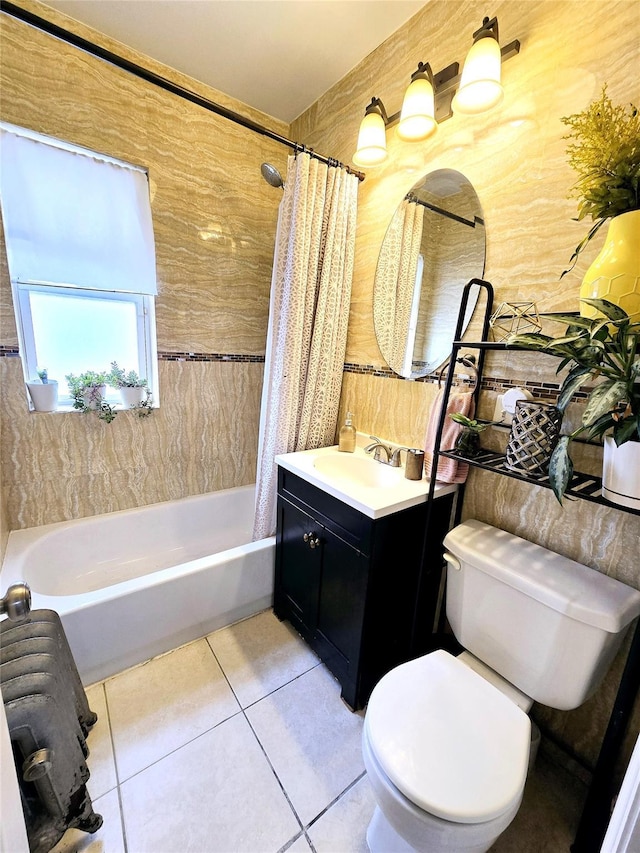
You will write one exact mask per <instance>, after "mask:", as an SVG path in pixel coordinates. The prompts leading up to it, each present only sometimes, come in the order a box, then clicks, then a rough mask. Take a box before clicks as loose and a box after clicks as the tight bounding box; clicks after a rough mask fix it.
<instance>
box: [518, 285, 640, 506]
mask: <svg viewBox="0 0 640 853" xmlns="http://www.w3.org/2000/svg"><path fill="white" fill-rule="evenodd" d="M584 301H586V302H588V303H589V305H590V306H591V307H592V308H593V309H594V310H595V311H596V312H597V313H598V314H599V317H598V318H595V319H590V318H587V317H577V316H574V315H571V314H551V315H544V314H543V315H541V316H542V317H543V318H547V319H549V320H556V321H559V322H562V323H566V324H567V328H566V331H565V332H564V334H562V335H560V336H559V337H556V338H553V337H550V336H548V335H542V334H524V335H513V336H511V337H510V338H509V339H508V341H507V343H509V344H512V345H518V346H520V347H522V348H524V349H531V350H537V351H539V352H545V353H549V354H550V355H554V356H556V357H558V358H560V359H561V361H560V365H559V366H558V372H560V371H561V370H563V369H564V368H566V367H569V372H568V374H567V376H566V377H565V379H564V381H563V383H562V386H561V388H560V394H559V397H558V403H557V407H558V409H560V411H562V412H564V410H565V409H566V407H567V405H568V403H569V401H570V400H571V398H572V397H573V395H574V393H575V392H576V391H577V390H578V389H579V388H580V387H581V386H582V385H583V384H584V383H585V382H587V380H589V379H591V380H595V379H597V380H599V381H598V383H597V384H596V385H595V386H594V387H593V388H592V389H591V390H590V392H589V400H588V403H587V406H586V408H585V410H584V413H583V415H582V422H581V424H580V426H579V427H578V428H577V429H575V430H574V431H573V432H571V433H570V434H569V435H563V436H561V438H560V441H559V442H558V445H557V447H556V449H555V450H554V452H553V454H552V456H551V461H550V463H549V480H550V484H551V487H552V488H553V491H554V493H555V495H556V497H557V499H558V501H560V503H562V497H563V496H564V494H565V492H566V490H567V487H568V485H569V483H570V481H571V477H572V475H573V462H572V460H571V456H570V455H569V446H570V443H571V441H572V440H573V439H574V438H577V437H578V436H579V435H581V434H582V433H586V434H587V436H588V437H590V438H597V437H600V438H602V437H603V436H605V434H609V435H608V436H606V438H605V442H609V447H610V450H611V452H612V453H614V452H615V448H620V447H621V446H622V445H626V444H627V443H632V444H633V445H637V447H633V448H628V450H632V451H633V456H634V458H635V456H636V455H637V457H638V463H637V464H639V465H640V354H639V352H638V347H639V345H640V323H634V322H632V321H631V319H630V317H629V315H628V314H627V312H626V311H625V310H624V309H622V308H620V307H619V306H618V305H615V304H613V303H612V302H609V301H608V300H606V299H587V300H584ZM630 464H631V465H632V464H635V463H633V462H629V461H625V462H624V465H625V466H629V465H630ZM604 473H605V476H604V477H603V481H605V480H607V476H606V475H607V465H606V462H605V469H604ZM626 473H627V475H629V479H631V480H634V478H635V480H636V481H640V468H638V470H637V472H636V473H635V474H633V473H630V472H629V471H627V472H626ZM604 485H605V496H606V497H608V498H609V499H610V500H615V489H613V488H608V487H607V484H606V482H605V483H604ZM630 499H631V500H638V508H640V497H639V498H637V499H636V498H630ZM616 502H619V503H622V504H623V505H625V506H629V505H631V506H635V504H633V503H632V504H629V503H626V502H625V501H623V500H617V501H616Z"/></svg>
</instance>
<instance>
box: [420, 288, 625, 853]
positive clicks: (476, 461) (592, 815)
mask: <svg viewBox="0 0 640 853" xmlns="http://www.w3.org/2000/svg"><path fill="white" fill-rule="evenodd" d="M473 287H479V288H480V289H481V290H484V291H485V298H486V299H485V312H484V320H483V327H482V336H481V340H480V341H462V340H461V338H462V335H463V331H464V325H463V324H464V316H465V312H466V308H467V302H468V299H469V293H470V291H471V289H472V288H473ZM492 307H493V287H492V285H491V284H490V283H489V282H487V281H483V280H481V279H472V280H471V281H470V282H469V283H468V284H467V285H466V286H465V288H464V291H463V295H462V300H461V303H460V309H459V313H458V322H457V326H456V331H455V334H454V342H453V347H452V351H451V357H450V359H449V367H448V371H447V378H446V382H445V385H444V392H443V398H442V407H441V414H440V420H439V423H438V428H437V430H436V438H435V448H436V450H435V452H434V454H433V461H432V466H431V473H430V488H429V494H428V497H427V499H428V501H429V502H432V501H433V495H434V491H435V482H436V473H437V470H438V460H439V458H440V456H444V457H447V458H450V459H456V460H459V461H462V462H466V463H467V464H469V465H471V466H474V467H476V468H480V469H482V470H485V471H491V472H493V473H495V474H500V475H503V476H507V477H512V478H514V479H516V480H521V481H524V482H527V483H530V484H531V485H535V486H542V487H544V488H549V489H550V488H551V486H550V483H549V478H548V476H547V475H540V476H532V475H529V474H525V473H522V474H521V473H518V472H516V471H512V470H511V469H509V468H507V467H506V464H505V457H504V455H503V454H501V453H495V452H493V451H488V450H487V451H483V452H482V453H481V454H480V455H479V456H477V457H474V458H468V457H465V456H463V455H461V454H459V453H456V452H454V451H450V450H447V451H444V450H440V451H438V449H437V448H438V447H439V446H440V440H441V437H442V432H443V428H444V422H445V417H446V408H447V400H448V398H449V394H450V392H451V387H452V385H453V381H454V379H455V372H456V362H457V359H458V357H459V353H460V350H461V349H465V350H468V349H475V350H477V351H478V364H477V369H478V380H477V383H476V388H475V390H474V392H473V393H474V400H475V403H476V408H477V402H478V397H479V394H480V385H481V381H482V369H483V366H484V359H485V354H486V352H488V351H507V350H508V351H511V352H518V351H519V352H523V353H525V352H533V351H532V350H524V349H522V348H519V347H514V346H509V345H507V344H505V343H497V342H496V343H493V342H490V341H488V340H487V338H488V333H489V318H490V316H491V311H492ZM458 488H459V493H458V499H457V507H456V518H455V523H456V524H457V523H458V522H459V520H460V515H461V508H462V500H463V497H464V484H461V485H460V486H459V487H458ZM601 489H602V480H601V479H600V478H599V477H595V476H590V475H587V474H583V473H581V472H574V476H573V478H572V480H571V483H570V485H569V488H568V489H567V492H566V495H567V496H568V497H569V498H573V499H581V500H587V501H592V502H594V503H597V504H602V505H604V506H607V507H611V508H612V509H616V510H618V511H619V512H627V513H631V514H633V515H640V512H638V511H637V510H634V509H629V508H627V507H622V506H618V505H617V504H613V503H611V502H610V501H608V500H606V499H605V498H604V497H603V496H602V491H601ZM427 524H428V517H427ZM426 557H427V555H426V553H425V554H424V557H423V559H424V560H426ZM425 583H427V580H425ZM433 585H434V580H433V579H431V580H430V586H431V594H433ZM639 694H640V620H638V622H637V624H636V627H635V632H634V635H633V638H632V641H631V646H630V649H629V653H628V655H627V660H626V664H625V667H624V671H623V673H622V676H621V679H620V684H619V687H618V692H617V695H616V698H615V701H614V704H613V709H612V711H611V716H610V718H609V723H608V726H607V729H606V732H605V735H604V739H603V742H602V745H601V748H600V753H599V757H598V760H597V762H596V766H595V769H594V771H593V776H592V779H591V783H590V786H589V790H588V793H587V797H586V799H585V803H584V807H583V811H582V816H581V818H580V823H579V825H578V829H577V832H576V836H575V839H574V842H573V844H572V846H571V851H572V853H600V849H601V845H602V841H603V839H604V836H605V834H606V831H607V827H608V824H609V820H610V817H611V811H612V808H613V803H614V800H615V797H616V795H617V793H618V790H617V786H616V780H615V771H616V764H617V761H618V757H619V755H620V751H621V749H622V745H623V742H624V738H625V735H626V732H627V728H628V726H629V722H630V720H631V715H632V712H633V708H634V705H635V702H636V700H637V698H638V695H639Z"/></svg>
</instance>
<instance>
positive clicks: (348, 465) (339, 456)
mask: <svg viewBox="0 0 640 853" xmlns="http://www.w3.org/2000/svg"><path fill="white" fill-rule="evenodd" d="M313 467H314V468H315V469H316V470H317V471H320V473H322V474H326V475H327V476H328V477H336V478H337V479H338V480H341V479H346V480H350V481H351V482H353V483H356V484H359V485H361V486H369V487H371V486H373V487H380V486H394V485H397V483H398V479H399V478H401V477H403V476H404V475H403V470H402V468H390V467H389V466H388V465H384V464H383V463H381V462H375V461H374V460H373V459H370V458H369V459H368V458H366V457H363V456H352V455H351V454H350V453H340V452H338V453H336V454H332V455H331V456H318V457H317V459H315V460H314V462H313Z"/></svg>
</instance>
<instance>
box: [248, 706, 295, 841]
mask: <svg viewBox="0 0 640 853" xmlns="http://www.w3.org/2000/svg"><path fill="white" fill-rule="evenodd" d="M242 713H243V714H244V718H245V720H246V721H247V725H248V726H249V728H250V729H251V731H252V733H253V736H254V737H255V739H256V741H257V743H258V746H259V747H260V749H261V750H262V754H263V755H264V757H265V759H266V760H267V763H268V765H269V767H270V768H271V772H272V773H273V775H274V777H275V780H276V782H277V783H278V785H279V786H280V790H281V791H282V793H283V795H284V798H285V800H286V801H287V802H288V803H289V807H290V809H291V811H292V812H293V815H294V817H295V819H296V820H297V821H298V824H299V826H300V829H301V830H303V831H304V824H303V823H302V821H301V820H300V816H299V814H298V812H297V811H296V810H295V808H294V807H293V803H292V802H291V799H290V797H289V795H288V794H287V792H286V790H285V788H284V785H283V784H282V782H281V781H280V777H279V776H278V774H277V773H276V769H275V767H274V766H273V764H272V763H271V759H270V758H269V756H268V755H267V751H266V749H265V748H264V746H263V745H262V743H261V741H260V738H259V737H258V734H257V732H256V730H255V729H254V728H253V726H252V725H251V720H250V719H249V718H248V717H247V715H246V714H245V712H244V711H243V712H242ZM296 837H297V838H299V837H300V835H298V836H296ZM292 843H293V840H292Z"/></svg>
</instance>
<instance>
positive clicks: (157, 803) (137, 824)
mask: <svg viewBox="0 0 640 853" xmlns="http://www.w3.org/2000/svg"><path fill="white" fill-rule="evenodd" d="M121 790H122V809H123V814H124V821H125V827H126V834H127V844H128V846H129V850H131V851H135V853H158V851H162V853H203V851H207V853H229V851H234V853H256V851H276V850H279V849H280V848H281V847H284V846H285V844H287V842H288V841H289V840H290V839H291V838H293V837H294V836H295V835H297V834H298V833H299V832H300V829H301V827H300V825H299V823H298V821H297V820H296V819H295V817H294V814H293V812H292V810H291V807H290V806H289V804H288V803H287V800H286V798H285V796H284V794H283V793H282V790H281V788H280V786H279V785H278V782H277V780H276V778H275V776H274V775H273V772H272V770H271V768H270V767H269V763H268V761H267V760H266V758H265V757H264V753H263V752H262V750H261V749H260V746H259V744H258V742H257V740H256V739H255V736H254V735H253V733H252V731H251V729H250V727H249V725H248V724H247V721H246V720H245V719H244V716H243V715H242V714H239V715H237V716H235V717H233V718H232V719H230V720H226V721H225V722H224V723H221V725H219V726H217V727H216V728H215V729H213V730H212V731H209V732H207V733H206V734H203V735H202V736H201V737H199V738H196V739H195V740H193V741H191V743H189V744H187V745H186V746H184V747H182V749H179V750H177V751H176V752H173V753H172V754H171V755H168V756H167V757H166V758H163V759H162V760H161V761H159V762H157V763H156V764H154V765H153V766H152V767H149V768H147V769H146V770H144V771H143V772H142V773H140V774H138V775H137V776H134V777H133V778H132V779H129V780H128V781H127V782H125V784H124V785H122V789H121Z"/></svg>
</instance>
